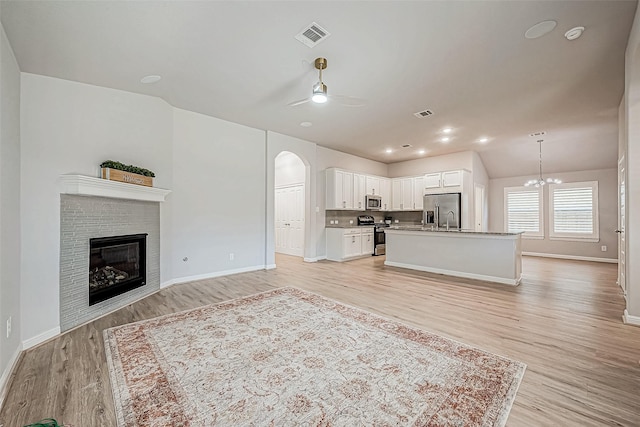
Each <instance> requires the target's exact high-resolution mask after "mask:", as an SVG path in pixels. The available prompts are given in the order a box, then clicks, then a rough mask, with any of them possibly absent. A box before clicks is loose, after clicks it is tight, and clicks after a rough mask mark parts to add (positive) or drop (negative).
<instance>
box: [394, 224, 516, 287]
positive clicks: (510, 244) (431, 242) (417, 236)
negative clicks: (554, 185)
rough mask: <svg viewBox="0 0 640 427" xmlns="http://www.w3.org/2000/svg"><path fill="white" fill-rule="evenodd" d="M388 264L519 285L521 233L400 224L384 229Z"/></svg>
mask: <svg viewBox="0 0 640 427" xmlns="http://www.w3.org/2000/svg"><path fill="white" fill-rule="evenodd" d="M385 234H386V249H387V258H386V261H385V265H389V266H392V267H402V268H410V269H413V270H420V271H428V272H431V273H438V274H447V275H449V276H457V277H465V278H469V279H478V280H486V281H490V282H498V283H504V284H508V285H518V284H519V283H520V279H521V276H522V251H521V233H492V232H481V231H465V230H462V231H460V230H450V231H447V230H444V229H432V228H431V227H422V226H404V227H403V226H398V227H389V228H387V229H386V230H385Z"/></svg>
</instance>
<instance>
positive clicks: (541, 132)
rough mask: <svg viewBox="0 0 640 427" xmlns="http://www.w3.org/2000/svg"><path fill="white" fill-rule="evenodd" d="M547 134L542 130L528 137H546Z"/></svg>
mask: <svg viewBox="0 0 640 427" xmlns="http://www.w3.org/2000/svg"><path fill="white" fill-rule="evenodd" d="M546 134H547V133H546V132H545V131H543V130H541V131H540V132H534V133H530V134H529V136H532V137H534V138H536V137H538V136H543V135H546Z"/></svg>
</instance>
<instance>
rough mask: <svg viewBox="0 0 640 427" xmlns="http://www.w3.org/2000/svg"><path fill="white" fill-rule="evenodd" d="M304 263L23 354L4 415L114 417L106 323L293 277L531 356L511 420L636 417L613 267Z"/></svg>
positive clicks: (92, 424) (135, 311) (282, 259)
mask: <svg viewBox="0 0 640 427" xmlns="http://www.w3.org/2000/svg"><path fill="white" fill-rule="evenodd" d="M383 261H384V257H369V258H365V259H361V260H356V261H352V262H348V263H334V262H329V261H323V262H318V263H304V262H302V260H301V259H299V258H294V257H289V256H278V257H277V265H278V268H277V269H275V270H270V271H259V272H253V273H244V274H238V275H234V276H227V277H221V278H217V279H209V280H203V281H198V282H192V283H187V284H181V285H175V286H172V287H170V288H167V289H165V290H162V291H161V292H158V293H156V294H154V295H152V296H149V297H147V298H145V299H144V300H142V301H139V302H137V303H135V304H133V305H131V306H128V307H125V308H123V309H121V310H119V311H117V312H115V313H113V314H110V315H108V316H106V317H103V318H101V319H98V320H96V321H93V322H91V323H89V324H87V325H84V326H82V327H80V328H78V329H75V330H73V331H71V332H70V333H67V334H65V335H62V336H61V337H58V338H56V339H54V340H52V341H50V342H47V343H45V344H42V345H40V346H38V347H36V348H33V349H30V350H28V351H27V352H25V353H24V354H23V356H22V357H21V359H20V361H19V364H18V367H17V369H16V371H15V375H14V377H13V379H12V383H11V386H10V389H9V392H8V396H7V398H6V401H5V404H4V407H3V408H2V410H1V411H0V424H4V426H5V427H15V426H22V425H24V424H26V423H30V422H35V421H37V420H39V419H41V418H45V417H54V418H56V419H58V420H59V421H63V422H65V423H69V424H71V425H73V426H74V427H106V426H115V419H114V409H113V399H112V396H111V389H110V385H109V378H108V373H107V367H106V360H105V354H104V347H103V341H102V331H103V330H104V329H105V328H109V327H112V326H116V325H121V324H124V323H128V322H132V321H136V320H141V319H147V318H151V317H155V316H158V315H162V314H167V313H172V312H176V311H181V310H185V309H189V308H192V307H197V306H200V305H204V304H210V303H215V302H218V301H223V300H227V299H230V298H235V297H240V296H245V295H249V294H252V293H256V292H260V291H264V290H268V289H271V288H275V287H281V286H297V287H299V288H302V289H306V290H309V291H313V292H316V293H319V294H322V295H324V296H326V297H329V298H334V299H336V300H339V301H342V302H344V303H347V304H351V305H354V306H359V307H362V308H364V309H367V310H369V311H372V312H375V313H378V314H381V315H384V316H387V317H391V318H395V319H398V320H400V321H402V322H405V323H407V324H409V325H413V326H417V327H420V328H423V329H425V330H427V331H430V332H434V333H437V334H440V335H443V336H446V337H449V338H453V339H455V340H458V341H462V342H464V343H467V344H470V345H474V346H477V347H479V348H482V349H484V350H487V351H490V352H494V353H497V354H500V355H503V356H506V357H510V358H513V359H517V360H520V361H522V362H524V363H526V364H527V365H528V367H527V370H526V373H525V376H524V379H523V381H522V384H521V385H520V389H519V391H518V394H517V397H516V400H515V403H514V406H513V408H512V410H511V415H510V416H509V420H508V422H507V425H508V426H563V427H564V426H581V427H586V426H605V425H624V426H640V328H638V327H633V326H627V325H623V324H622V320H621V315H622V312H623V309H624V301H623V297H622V293H621V291H620V289H619V288H618V287H617V285H616V283H615V282H616V268H617V267H616V265H615V264H600V263H589V262H580V261H564V260H553V259H543V258H530V257H525V258H524V260H523V271H524V274H523V281H522V285H521V286H518V287H511V286H507V285H497V284H488V283H486V282H478V281H474V280H465V279H456V278H452V277H448V276H441V275H435V274H429V273H421V272H415V271H411V270H403V269H399V268H391V267H385V266H384V264H383Z"/></svg>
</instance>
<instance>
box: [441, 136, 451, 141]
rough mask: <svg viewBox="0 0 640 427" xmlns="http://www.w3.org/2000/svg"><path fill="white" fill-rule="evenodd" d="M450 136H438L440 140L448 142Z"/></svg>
mask: <svg viewBox="0 0 640 427" xmlns="http://www.w3.org/2000/svg"><path fill="white" fill-rule="evenodd" d="M450 139H451V138H449V137H448V136H445V137H444V138H440V141H442V142H449V140H450Z"/></svg>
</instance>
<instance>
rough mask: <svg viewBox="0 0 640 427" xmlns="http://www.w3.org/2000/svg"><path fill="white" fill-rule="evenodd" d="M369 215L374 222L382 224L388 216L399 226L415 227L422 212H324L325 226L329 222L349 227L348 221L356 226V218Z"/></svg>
mask: <svg viewBox="0 0 640 427" xmlns="http://www.w3.org/2000/svg"><path fill="white" fill-rule="evenodd" d="M360 215H371V216H373V218H374V219H375V221H376V222H383V221H384V219H385V217H388V216H390V217H391V218H392V222H393V223H395V221H396V220H398V223H399V224H404V225H415V224H420V222H421V221H422V211H404V212H381V211H342V210H340V211H334V210H328V211H326V219H325V225H331V221H333V222H334V223H335V221H336V220H337V221H338V225H349V221H353V225H358V216H360Z"/></svg>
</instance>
